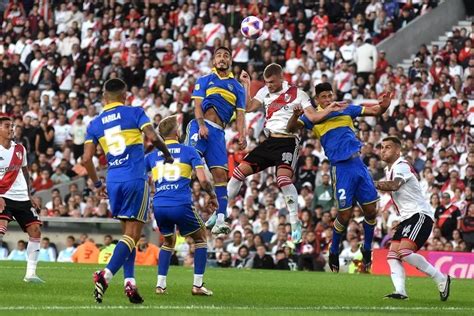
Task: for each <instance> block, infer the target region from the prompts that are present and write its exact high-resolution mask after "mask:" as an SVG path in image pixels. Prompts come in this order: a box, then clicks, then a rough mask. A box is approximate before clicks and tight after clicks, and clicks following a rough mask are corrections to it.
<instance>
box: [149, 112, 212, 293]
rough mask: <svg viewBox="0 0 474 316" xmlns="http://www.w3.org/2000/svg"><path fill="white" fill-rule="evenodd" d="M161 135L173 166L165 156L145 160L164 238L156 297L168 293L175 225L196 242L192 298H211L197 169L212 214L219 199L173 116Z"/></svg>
mask: <svg viewBox="0 0 474 316" xmlns="http://www.w3.org/2000/svg"><path fill="white" fill-rule="evenodd" d="M158 129H159V132H160V135H161V136H162V137H163V138H164V139H165V143H166V145H167V146H168V150H169V151H170V152H171V154H172V155H173V158H174V161H175V162H174V163H173V164H166V165H165V164H163V160H164V158H163V153H162V152H160V151H157V150H154V151H152V152H151V153H149V154H148V155H147V156H146V157H145V164H146V168H147V171H148V172H151V175H152V178H153V181H154V183H155V196H154V197H153V209H154V214H155V220H156V223H157V225H158V227H159V229H160V232H161V234H162V235H163V236H164V239H165V240H164V243H163V245H162V247H161V250H160V258H159V260H158V281H157V284H156V294H165V293H166V292H167V289H166V276H167V274H168V268H169V266H170V259H171V255H172V252H173V250H174V246H175V243H176V234H175V225H176V226H178V229H179V233H180V235H181V236H190V237H191V238H192V239H193V240H194V243H195V251H194V282H193V287H192V290H191V293H192V295H203V296H211V295H212V294H213V293H212V291H211V290H209V289H207V288H205V287H204V286H203V284H204V283H203V277H204V270H205V268H206V262H207V240H206V239H207V238H206V227H205V225H204V223H203V222H202V220H201V217H200V216H199V214H198V213H197V212H196V210H195V209H194V206H193V201H192V192H191V188H190V186H189V184H190V182H191V176H192V173H193V170H195V174H196V177H197V179H198V180H199V183H200V184H201V187H202V188H203V189H204V191H206V192H207V194H209V196H210V197H211V199H210V201H209V205H208V206H209V207H210V210H211V211H215V210H216V209H217V206H218V205H217V196H216V194H215V192H214V189H213V187H212V185H211V183H210V182H209V181H208V179H207V177H206V173H205V171H204V166H203V164H202V160H201V157H200V156H199V154H198V153H197V151H196V149H194V148H193V147H190V146H185V145H182V144H180V143H179V142H178V139H179V138H180V136H181V135H180V132H179V131H180V130H181V129H180V128H179V126H178V122H177V121H176V116H175V115H173V116H169V117H167V118H165V119H163V120H162V121H161V122H160V125H159V127H158Z"/></svg>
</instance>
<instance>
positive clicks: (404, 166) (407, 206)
mask: <svg viewBox="0 0 474 316" xmlns="http://www.w3.org/2000/svg"><path fill="white" fill-rule="evenodd" d="M386 173H387V179H388V180H394V179H396V178H400V179H402V180H403V181H404V183H403V184H402V186H401V187H400V188H399V189H398V191H394V192H392V194H391V196H392V200H393V203H394V205H395V208H396V209H397V212H398V213H399V214H398V215H400V216H401V221H404V220H406V219H408V218H410V217H412V216H413V215H415V214H417V213H422V214H425V215H427V216H429V217H431V219H434V214H433V211H432V210H431V207H430V205H429V204H428V202H427V201H426V200H425V198H424V195H423V192H422V190H421V186H420V182H419V181H418V175H417V173H416V171H415V169H413V167H412V165H410V164H409V163H408V162H407V161H406V160H405V159H403V158H402V157H400V158H398V159H397V160H396V161H395V162H394V163H393V165H392V168H390V170H389V169H388V168H386Z"/></svg>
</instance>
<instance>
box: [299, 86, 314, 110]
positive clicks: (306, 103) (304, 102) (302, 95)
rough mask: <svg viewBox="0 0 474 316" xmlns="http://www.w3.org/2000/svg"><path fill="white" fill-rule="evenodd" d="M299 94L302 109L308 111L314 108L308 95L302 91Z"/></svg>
mask: <svg viewBox="0 0 474 316" xmlns="http://www.w3.org/2000/svg"><path fill="white" fill-rule="evenodd" d="M298 93H300V99H301V107H302V108H303V109H306V108H308V107H310V106H313V105H312V104H311V99H310V98H309V96H308V94H307V93H306V92H304V91H301V90H299V89H298Z"/></svg>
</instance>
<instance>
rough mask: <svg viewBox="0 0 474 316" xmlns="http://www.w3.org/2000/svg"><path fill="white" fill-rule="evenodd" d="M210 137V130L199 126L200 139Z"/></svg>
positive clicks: (204, 126)
mask: <svg viewBox="0 0 474 316" xmlns="http://www.w3.org/2000/svg"><path fill="white" fill-rule="evenodd" d="M208 135H209V129H208V128H207V126H206V125H201V126H199V137H200V138H205V139H207V136H208Z"/></svg>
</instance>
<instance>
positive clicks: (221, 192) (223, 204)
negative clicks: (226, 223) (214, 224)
mask: <svg viewBox="0 0 474 316" xmlns="http://www.w3.org/2000/svg"><path fill="white" fill-rule="evenodd" d="M216 195H217V202H219V208H218V209H217V215H219V214H223V215H224V218H226V217H227V183H216Z"/></svg>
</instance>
